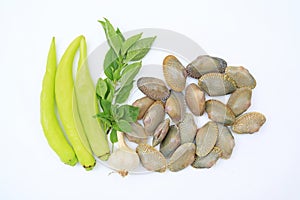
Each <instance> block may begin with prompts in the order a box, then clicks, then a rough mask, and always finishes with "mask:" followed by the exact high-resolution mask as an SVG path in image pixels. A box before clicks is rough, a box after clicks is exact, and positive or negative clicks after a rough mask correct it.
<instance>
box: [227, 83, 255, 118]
mask: <svg viewBox="0 0 300 200" xmlns="http://www.w3.org/2000/svg"><path fill="white" fill-rule="evenodd" d="M251 97H252V90H251V89H250V88H248V87H242V88H238V89H237V90H236V91H234V92H233V93H232V94H231V96H230V98H229V100H228V102H227V106H228V107H229V108H230V109H231V110H232V112H233V113H234V114H235V116H238V115H240V114H242V113H243V112H245V111H246V110H247V109H248V108H249V107H250V106H251Z"/></svg>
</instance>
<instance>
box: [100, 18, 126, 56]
mask: <svg viewBox="0 0 300 200" xmlns="http://www.w3.org/2000/svg"><path fill="white" fill-rule="evenodd" d="M104 19H105V28H104V31H105V33H106V38H107V41H108V43H109V45H110V47H111V48H112V49H113V50H114V52H115V53H116V55H119V52H120V49H121V46H122V38H121V37H120V35H119V34H117V33H116V31H115V29H114V27H113V26H112V25H111V23H110V22H109V20H108V19H106V18H104Z"/></svg>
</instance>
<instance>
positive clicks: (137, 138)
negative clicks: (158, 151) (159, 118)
mask: <svg viewBox="0 0 300 200" xmlns="http://www.w3.org/2000/svg"><path fill="white" fill-rule="evenodd" d="M130 125H131V132H130V133H126V137H127V139H128V140H129V141H130V142H134V143H137V144H139V143H147V140H148V138H147V135H146V132H145V129H144V127H143V126H142V125H141V124H140V123H138V122H131V123H130Z"/></svg>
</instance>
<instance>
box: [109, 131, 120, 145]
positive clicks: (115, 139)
mask: <svg viewBox="0 0 300 200" xmlns="http://www.w3.org/2000/svg"><path fill="white" fill-rule="evenodd" d="M109 138H110V141H111V142H112V143H116V142H118V136H117V131H116V130H115V129H112V130H111V133H110V136H109Z"/></svg>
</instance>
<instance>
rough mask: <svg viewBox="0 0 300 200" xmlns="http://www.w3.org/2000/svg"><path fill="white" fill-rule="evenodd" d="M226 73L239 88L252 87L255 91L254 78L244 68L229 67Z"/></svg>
mask: <svg viewBox="0 0 300 200" xmlns="http://www.w3.org/2000/svg"><path fill="white" fill-rule="evenodd" d="M225 73H226V74H227V75H228V76H230V77H231V78H232V79H233V80H234V81H235V82H236V85H237V87H250V88H251V89H253V88H255V86H256V80H255V79H254V77H253V76H252V75H251V74H250V72H249V71H248V70H247V69H246V68H244V67H242V66H240V67H227V68H226V71H225Z"/></svg>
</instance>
